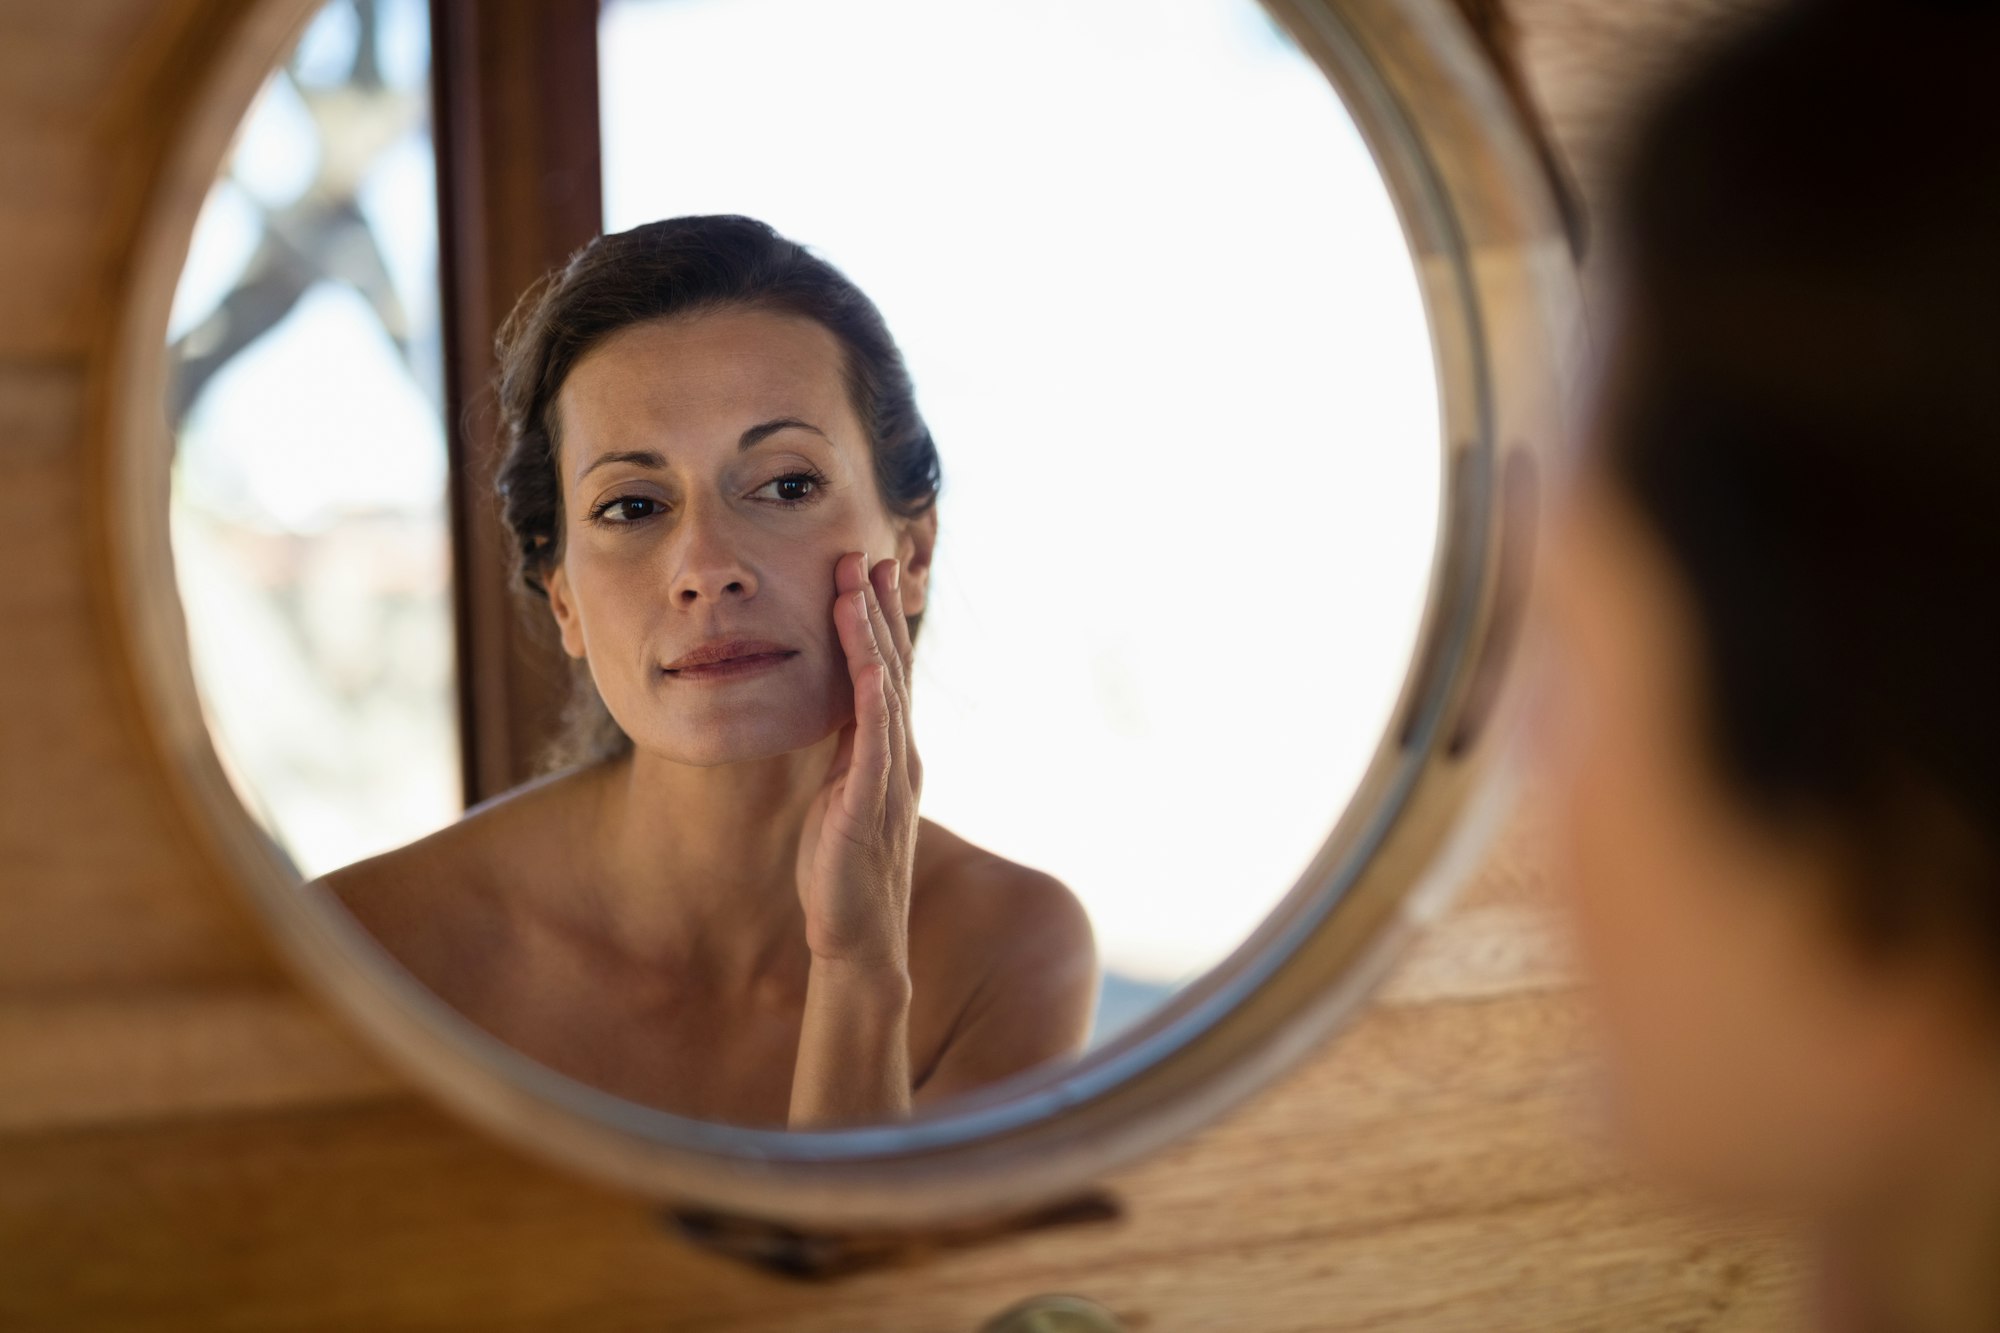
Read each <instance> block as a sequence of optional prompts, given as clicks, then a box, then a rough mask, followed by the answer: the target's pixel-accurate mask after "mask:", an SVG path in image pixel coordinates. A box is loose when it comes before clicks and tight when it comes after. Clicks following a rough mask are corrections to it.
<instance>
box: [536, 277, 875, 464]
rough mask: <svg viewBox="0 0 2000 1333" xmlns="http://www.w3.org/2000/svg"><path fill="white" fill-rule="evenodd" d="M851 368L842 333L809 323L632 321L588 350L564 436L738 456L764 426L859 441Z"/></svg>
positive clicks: (568, 447)
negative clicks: (740, 446)
mask: <svg viewBox="0 0 2000 1333" xmlns="http://www.w3.org/2000/svg"><path fill="white" fill-rule="evenodd" d="M844 367H845V360H844V356H843V351H842V348H841V345H840V341H839V339H838V338H836V337H835V336H834V334H833V332H832V331H831V330H829V329H828V328H826V327H825V326H824V325H822V324H820V323H819V322H818V321H816V320H811V319H807V318H805V317H803V316H798V315H791V314H785V313H781V312H773V311H767V310H759V309H754V308H745V307H729V308H725V309H723V310H718V311H711V312H706V313H703V314H699V315H687V316H674V317H671V318H667V319H656V320H647V321H645V322H643V323H639V324H632V325H628V326H626V327H625V328H622V329H620V330H618V331H617V332H616V333H613V334H611V335H610V336H609V337H607V338H605V339H604V340H603V341H602V342H600V343H599V344H598V345H597V346H595V347H593V348H591V350H590V351H588V352H586V353H585V354H584V355H583V357H582V358H581V359H579V360H578V362H577V364H576V365H575V366H574V367H573V368H572V369H571V370H570V373H569V376H568V378H567V379H565V380H564V382H563V386H562V389H561V391H560V392H559V393H558V394H557V397H556V401H555V404H554V411H555V413H556V415H557V418H558V423H557V424H558V430H557V432H556V434H557V438H558V439H559V440H561V441H562V442H563V444H562V453H563V454H564V455H565V456H566V458H567V459H568V461H569V464H570V465H571V466H572V467H584V466H587V465H588V461H589V460H588V459H586V458H583V457H581V456H580V454H579V452H578V451H579V450H590V451H592V452H601V451H604V450H613V449H622V448H625V447H628V442H629V441H631V440H632V439H634V438H635V437H644V438H645V439H646V440H647V441H649V442H650V444H651V445H652V447H655V448H660V449H663V450H665V451H667V452H669V453H671V452H675V451H677V450H699V451H703V452H707V451H709V450H716V449H723V450H734V449H735V447H736V445H737V442H738V439H739V437H740V434H741V432H742V431H743V430H745V429H746V428H748V427H750V426H753V425H756V424H757V423H760V422H765V421H770V420H775V419H780V418H785V417H792V418H797V419H799V420H802V421H805V422H809V423H811V424H812V425H814V426H816V427H817V428H818V429H819V430H820V431H821V432H822V433H824V434H825V435H826V436H827V438H828V439H829V440H832V441H836V442H838V441H841V440H843V439H846V440H849V441H851V442H852V443H857V444H858V443H860V440H859V439H858V435H859V429H860V424H859V422H858V421H856V420H855V418H854V414H853V407H852V404H851V403H850V402H849V400H848V395H847V383H846V376H845V373H844Z"/></svg>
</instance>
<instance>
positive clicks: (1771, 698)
mask: <svg viewBox="0 0 2000 1333" xmlns="http://www.w3.org/2000/svg"><path fill="white" fill-rule="evenodd" d="M1608 203H1609V209H1608V216H1607V217H1606V219H1605V223H1606V226H1605V228H1604V232H1605V238H1606V240H1607V241H1608V243H1609V250H1608V253H1607V261H1608V263H1607V269H1606V278H1607V288H1606V291H1607V293H1608V297H1609V311H1610V313H1611V316H1612V318H1611V320H1610V326H1609V328H1608V329H1607V330H1606V337H1607V343H1606V346H1605V348H1604V359H1603V364H1602V367H1601V374H1600V378H1599V381H1598V386H1597V388H1598V392H1597V396H1596V400H1595V411H1594V413H1593V418H1592V429H1591V436H1590V439H1589V440H1588V442H1587V449H1586V456H1585V459H1584V465H1583V467H1582V470H1581V474H1580V476H1579V477H1578V479H1577V484H1576V486H1575V488H1574V491H1573V492H1572V494H1571V495H1570V496H1569V497H1568V500H1567V502H1566V504H1565V505H1564V507H1563V509H1562V511H1561V514H1560V517H1559V519H1558V521H1557V523H1556V525H1555V530H1554V532H1553V533H1552V536H1551V541H1550V544H1549V547H1548V549H1547V550H1546V551H1545V553H1544V554H1545V557H1546V558H1545V559H1544V561H1543V568H1544V571H1545V573H1546V575H1547V578H1546V580H1545V587H1544V592H1545V594H1546V595H1545V597H1544V599H1543V608H1542V609H1543V612H1544V613H1545V621H1544V625H1545V628H1546V629H1548V630H1549V631H1550V632H1551V634H1552V638H1551V641H1550V642H1551V646H1552V647H1553V648H1554V649H1555V650H1556V651H1555V652H1554V654H1553V655H1552V661H1553V663H1554V669H1555V670H1556V671H1557V672H1558V673H1560V674H1559V679H1558V680H1557V681H1555V682H1551V683H1552V684H1553V685H1554V688H1550V689H1548V690H1547V692H1546V695H1545V696H1544V697H1545V699H1546V712H1545V715H1544V723H1545V726H1544V732H1543V738H1544V740H1545V742H1546V749H1545V759H1546V761H1547V763H1548V776H1549V778H1550V782H1549V787H1550V791H1551V794H1552V796H1553V798H1554V803H1555V810H1554V814H1555V816H1556V823H1557V827H1558V829H1559V830H1560V834H1561V837H1560V841H1559V848H1560V869H1561V872H1562V873H1561V877H1562V879H1563V880H1564V882H1565V885H1566V887H1567V889H1568V892H1569V895H1570V899H1571V902H1572V905H1573V907H1574V909H1575V917H1576V921H1577V924H1578V927H1579V936H1580V940H1581V943H1582V945H1583V948H1584V956H1585V962H1586V964H1587V967H1588V970H1589V972H1590V974H1591V979H1592V981H1593V983H1594V987H1595V992H1596V995H1597V997H1598V1000H1599V1011H1600V1013H1601V1015H1602V1017H1603V1019H1604V1022H1605V1025H1606V1028H1607V1030H1608V1035H1609V1038H1610V1054H1611V1057H1612V1059H1611V1065H1612V1073H1613V1084H1612V1090H1613V1095H1614V1105H1615V1107H1616V1110H1617V1115H1618V1119H1619V1122H1620V1125H1621V1127H1622V1129H1623V1130H1624V1132H1625V1135H1626V1138H1627V1141H1628V1142H1629V1143H1630V1144H1631V1145H1632V1146H1633V1147H1634V1148H1635V1149H1636V1150H1637V1153H1638V1159H1639V1160H1640V1161H1641V1162H1642V1163H1643V1164H1644V1165H1645V1166H1646V1167H1648V1168H1649V1169H1650V1171H1651V1172H1652V1173H1653V1174H1655V1175H1656V1176H1658V1177H1660V1178H1663V1179H1666V1180H1669V1181H1671V1182H1673V1183H1675V1184H1677V1185H1679V1186H1682V1187H1685V1188H1690V1189H1692V1190H1695V1191H1698V1192H1700V1193H1703V1194H1705V1195H1708V1196H1710V1197H1722V1198H1727V1199H1730V1200H1733V1201H1737V1202H1746V1203H1753V1204H1757V1205H1761V1206H1770V1207H1775V1208H1781V1209H1784V1210H1786V1211H1788V1212H1795V1213H1803V1214H1806V1215H1809V1216H1810V1217H1811V1218H1812V1219H1813V1221H1814V1225H1815V1226H1816V1227H1817V1228H1818V1229H1820V1230H1821V1231H1822V1232H1823V1233H1824V1234H1825V1235H1827V1236H1828V1237H1829V1239H1830V1242H1831V1244H1832V1245H1833V1247H1834V1251H1835V1252H1837V1253H1839V1254H1841V1255H1842V1256H1843V1258H1842V1260H1841V1265H1840V1274H1839V1276H1840V1280H1841V1282H1842V1283H1844V1284H1846V1285H1848V1286H1849V1287H1851V1288H1852V1290H1853V1292H1854V1293H1856V1294H1855V1295H1853V1296H1852V1298H1851V1299H1850V1300H1849V1301H1848V1304H1849V1305H1850V1306H1852V1307H1854V1308H1862V1309H1866V1310H1869V1311H1871V1312H1873V1313H1872V1314H1871V1315H1870V1318H1873V1319H1876V1320H1878V1321H1880V1322H1881V1326H1890V1324H1889V1323H1888V1321H1890V1320H1892V1319H1894V1320H1899V1321H1902V1322H1898V1323H1895V1324H1894V1325H1893V1326H1895V1327H1931V1326H1935V1327H1957V1326H1964V1327H2000V1264H1996V1263H1993V1262H1991V1260H1992V1259H1994V1258H2000V5H1993V4H1978V3H1971V2H1970V0H1959V2H1958V3H1949V2H1947V0H1815V2H1812V3H1792V4H1786V5H1783V6H1780V7H1777V8H1774V9H1770V10H1767V11H1762V12H1760V13H1759V14H1758V15H1757V16H1756V17H1755V18H1754V19H1752V20H1750V21H1748V22H1747V23H1744V24H1741V25H1738V26H1737V27H1735V28H1733V29H1731V30H1730V31H1728V32H1727V33H1725V34H1722V35H1721V36H1720V37H1719V38H1718V39H1717V40H1716V41H1715V42H1714V43H1713V44H1711V45H1710V46H1709V47H1708V49H1706V50H1704V51H1702V52H1700V53H1699V54H1698V55H1697V56H1696V58H1695V59H1693V60H1692V61H1691V62H1690V63H1689V64H1688V65H1687V66H1686V68H1685V69H1684V70H1683V71H1682V72H1681V73H1680V74H1679V76H1678V77H1677V78H1676V79H1674V80H1673V81H1672V82H1671V83H1670V85H1668V86H1667V87H1665V88H1664V90H1663V91H1662V92H1661V94H1660V95H1659V96H1658V97H1657V98H1656V99H1655V100H1654V101H1653V102H1652V103H1651V104H1650V105H1649V106H1648V108H1647V109H1646V111H1645V112H1644V114H1643V115H1642V116H1641V118H1640V119H1639V121H1638V122H1637V124H1636V126H1635V128H1634V130H1633V131H1632V132H1631V134H1630V135H1629V137H1628V142H1627V149H1626V152H1625V155H1624V159H1623V162H1622V166H1621V170H1620V172H1619V174H1618V176H1617V177H1616V179H1615V183H1614V187H1613V190H1612V192H1611V197H1610V199H1609V201H1608ZM1871 1326H1872V1325H1871Z"/></svg>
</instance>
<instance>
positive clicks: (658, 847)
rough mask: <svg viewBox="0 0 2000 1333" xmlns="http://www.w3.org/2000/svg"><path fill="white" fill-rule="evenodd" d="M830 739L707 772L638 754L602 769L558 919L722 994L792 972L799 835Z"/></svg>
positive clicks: (800, 935) (797, 929) (799, 939)
mask: <svg viewBox="0 0 2000 1333" xmlns="http://www.w3.org/2000/svg"><path fill="white" fill-rule="evenodd" d="M836 741H837V737H836V736H828V737H827V738H826V739H825V740H824V741H822V742H820V743H819V744H817V745H813V746H811V747H808V748H807V749H804V750H795V751H791V752H788V753H785V754H781V755H776V756H773V757H772V758H769V759H758V760H750V761H746V762H743V763H736V764H720V765H715V766H712V767H697V766H694V765H691V764H679V763H675V762H673V761H672V760H668V759H662V758H660V757H659V756H657V755H652V754H649V753H647V752H646V751H644V750H634V751H632V752H630V753H628V754H626V755H624V756H623V757H621V758H619V759H615V760H612V761H611V762H609V763H607V764H606V765H605V766H604V770H603V773H602V774H601V776H600V778H599V781H598V784H597V789H596V800H595V801H594V802H593V803H592V805H591V809H592V815H591V818H590V827H589V828H588V829H587V830H586V831H585V834H584V836H585V842H584V847H583V853H582V860H583V862H584V863H585V864H587V865H588V866H589V868H590V873H589V875H588V876H587V877H586V883H585V885H584V888H583V890H582V894H581V897H580V900H579V901H577V902H576V903H574V904H573V908H574V910H573V911H572V910H571V909H570V907H568V906H566V907H565V908H564V910H563V914H564V916H565V917H566V918H567V919H568V921H569V922H570V923H572V924H573V925H580V926H581V927H582V928H583V929H586V930H588V931H589V932H590V933H592V934H593V935H597V936H599V937H600V939H601V941H602V942H603V943H604V944H606V945H608V946H609V947H611V948H612V949H614V950H616V951H617V953H618V954H620V955H623V956H626V957H629V958H630V959H632V960H634V961H637V962H640V963H644V964H650V965H655V966H660V967H674V968H677V969H683V970H685V969H688V968H698V969H699V970H700V971H701V972H702V973H703V974H704V975H706V976H709V977H711V978H712V979H714V980H716V981H718V982H721V983H723V984H731V983H744V984H748V983H749V982H752V981H754V980H755V979H757V978H759V977H761V976H764V975H767V974H769V973H771V972H773V971H774V970H777V969H779V968H781V967H782V966H783V965H784V964H785V963H787V962H791V963H795V962H796V961H797V960H796V959H792V958H790V957H789V955H790V954H792V953H795V952H798V951H799V950H802V949H803V948H804V940H805V932H804V915H803V912H802V910H801V908H800V906H799V897H798V886H797V878H796V859H797V855H798V847H799V837H800V833H801V831H802V829H803V828H804V825H805V818H806V813H807V808H808V806H810V805H811V803H812V799H813V797H814V795H815V794H816V793H817V792H818V791H819V789H820V787H821V785H822V784H823V783H824V781H825V776H826V771H827V768H828V766H829V765H830V764H831V763H832V760H833V753H834V749H835V745H836ZM794 946H796V947H794Z"/></svg>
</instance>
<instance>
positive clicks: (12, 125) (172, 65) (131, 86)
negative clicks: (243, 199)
mask: <svg viewBox="0 0 2000 1333" xmlns="http://www.w3.org/2000/svg"><path fill="white" fill-rule="evenodd" d="M228 8H229V6H226V5H218V4H215V3H213V0H208V2H207V3H204V0H63V2H62V3H57V4H37V3H34V0H11V3H9V4H8V5H7V6H6V7H5V9H4V10H0V25H3V26H0V123H4V124H5V126H6V133H5V134H0V182H4V183H5V184H4V187H0V237H4V238H5V241H6V243H5V244H4V245H0V357H32V358H48V357H75V356H81V355H82V354H83V353H84V352H86V351H87V350H88V349H89V348H90V347H91V346H92V344H93V342H94V341H95V340H96V338H97V337H98V336H99V335H100V334H101V332H102V330H103V320H104V318H105V316H106V314H107V306H108V304H109V303H110V300H111V295H112V283H113V278H114V271H113V269H112V268H111V266H110V264H111V262H113V261H114V257H115V255H116V254H117V253H118V252H119V251H121V250H122V249H123V245H124V242H125V239H126V234H127V233H128V232H129V230H130V228H131V225H132V222H133V218H134V215H135V212H136V209H137V207H138V204H139V200H140V196H141V193H142V190H143V184H144V182H143V177H144V175H145V173H146V171H147V168H148V166H149V163H150V161H151V159H152V158H153V157H155V156H157V136H158V135H159V134H160V133H162V132H163V130H164V124H163V121H162V118H161V116H160V114H159V113H160V111H161V110H162V106H161V104H160V102H159V101H158V100H157V97H156V94H157V93H158V92H159V91H160V84H161V81H162V80H163V79H166V80H169V81H177V80H182V81H184V78H185V75H184V73H175V72H174V71H175V70H176V69H177V68H178V69H180V70H183V71H184V70H185V69H186V68H187V67H188V66H189V65H190V64H191V63H192V62H191V61H190V59H189V57H190V56H192V55H193V54H195V52H198V51H199V50H200V48H201V42H202V40H204V39H205V38H212V33H210V32H209V30H208V25H209V24H211V23H213V22H214V20H215V19H216V18H217V17H218V16H219V15H220V14H221V11H224V10H226V9H228ZM190 43H191V44H192V49H190Z"/></svg>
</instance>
